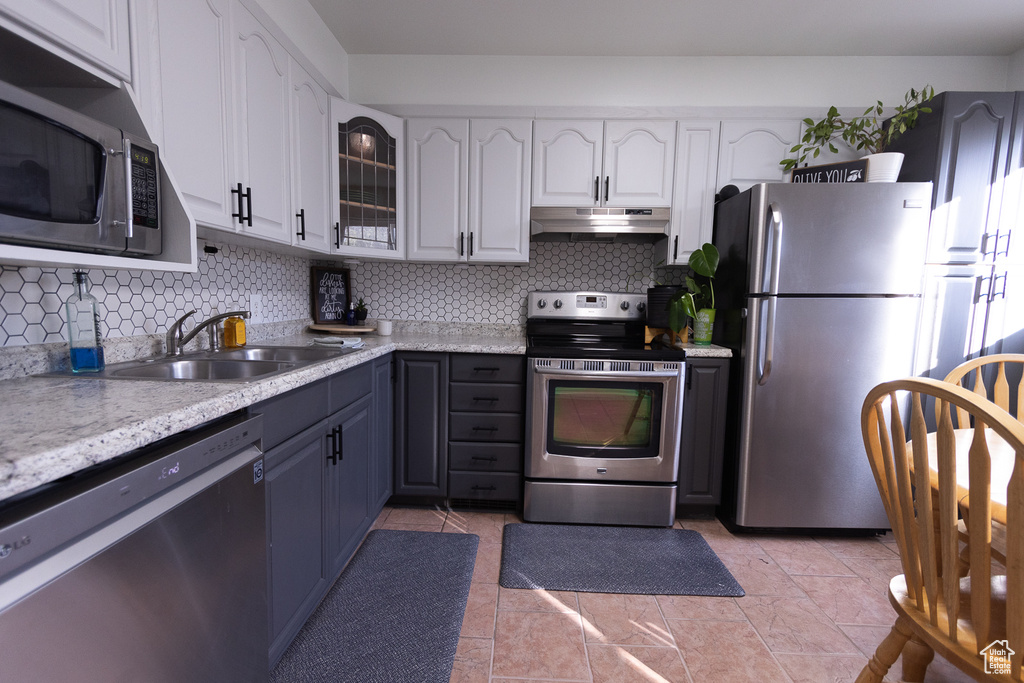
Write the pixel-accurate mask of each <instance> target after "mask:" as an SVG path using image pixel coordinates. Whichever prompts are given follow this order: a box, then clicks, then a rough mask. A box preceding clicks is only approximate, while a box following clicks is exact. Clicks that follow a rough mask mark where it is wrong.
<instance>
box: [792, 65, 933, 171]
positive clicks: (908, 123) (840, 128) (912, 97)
mask: <svg viewBox="0 0 1024 683" xmlns="http://www.w3.org/2000/svg"><path fill="white" fill-rule="evenodd" d="M934 96H935V89H934V88H932V87H931V86H930V85H926V86H925V87H924V88H922V89H921V90H915V89H914V88H911V89H910V90H908V91H907V94H906V95H905V96H904V101H903V104H901V105H899V106H898V107H896V111H895V113H894V114H893V115H892V117H891V118H889V119H888V120H883V121H882V122H881V123H879V121H878V117H879V116H881V115H882V112H883V110H884V108H883V106H882V102H881V100H879V101H878V102H877V103H876V104H874V105H872V106H870V107H868V108H867V109H865V110H864V113H863V114H862V115H861V116H854V117H852V118H843V117H842V116H840V114H839V110H838V109H836V108H835V107H829V110H828V113H827V114H826V115H825V117H824V118H823V119H821V120H820V121H814V120H813V119H809V118H808V119H804V124H805V125H806V126H807V128H806V130H805V131H804V136H803V138H802V139H801V141H800V143H799V144H796V145H794V146H793V147H792V149H790V150H789V154H790V157H789V158H786V159H783V160H782V161H780V162H779V164H781V165H782V168H783V170H784V171H792V170H793V169H794V168H796V167H797V166H799V165H800V164H802V163H804V161H805V160H806V159H807V157H808V156H809V157H811V158H812V159H816V158H818V155H820V154H821V150H822V149H823V148H824V147H825V146H828V149H829V151H831V152H832V153H833V154H836V153H838V152H839V148H837V147H836V145H835V143H834V142H833V141H834V140H836V139H838V138H841V139H842V140H844V141H845V142H846V143H847V144H848V145H850V147H852V148H853V149H855V150H857V151H862V152H864V154H865V155H867V156H868V180H869V181H870V180H873V179H876V178H875V176H876V174H877V171H878V170H879V166H882V167H883V168H884V170H883V171H882V173H883V176H885V177H883V178H881V179H883V180H890V179H891V182H895V180H896V176H898V175H899V168H900V165H902V163H903V154H901V153H899V152H886V151H885V148H886V147H887V146H888V145H889V144H891V143H892V142H893V141H894V140H895V139H896V138H898V137H899V136H900V135H902V134H903V133H905V132H907V131H908V130H910V129H911V128H913V127H914V126H915V125H916V124H917V117H918V115H920V114H927V113H930V112H931V108H930V107H927V106H924V103H925V102H927V101H928V100H930V99H931V98H932V97H934ZM881 154H886V155H888V156H887V157H879V156H876V155H881ZM887 162H888V163H891V164H895V170H891V167H888V168H885V165H886V163H887ZM872 166H874V167H875V168H874V169H872Z"/></svg>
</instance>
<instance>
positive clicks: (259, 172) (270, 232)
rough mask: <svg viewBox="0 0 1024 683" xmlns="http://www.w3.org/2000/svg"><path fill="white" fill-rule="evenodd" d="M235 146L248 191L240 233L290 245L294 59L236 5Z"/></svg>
mask: <svg viewBox="0 0 1024 683" xmlns="http://www.w3.org/2000/svg"><path fill="white" fill-rule="evenodd" d="M234 19H235V21H234V36H235V102H236V104H237V106H238V110H237V117H236V120H235V144H236V154H237V159H238V166H237V175H238V181H237V183H236V188H235V189H236V191H237V190H238V183H240V184H241V185H242V187H243V190H242V192H241V194H242V195H244V197H243V198H244V202H241V203H242V204H243V205H244V206H242V207H241V208H242V209H243V213H244V215H243V219H244V220H243V221H241V230H242V232H245V233H246V234H249V235H255V236H258V237H263V238H265V239H270V240H274V241H276V242H285V243H288V244H291V241H292V225H293V221H292V220H291V216H290V211H289V209H290V206H291V202H290V199H289V189H288V173H287V169H288V168H289V157H288V130H289V125H288V111H289V101H290V100H289V79H288V65H289V56H288V53H287V52H285V49H284V47H282V46H281V44H280V43H278V42H277V40H276V39H275V38H274V37H273V36H271V35H270V32H269V31H268V30H267V29H266V28H265V27H264V26H263V25H261V24H260V23H259V22H258V21H257V20H256V18H255V17H254V16H253V15H252V14H251V13H250V12H249V10H247V9H246V8H245V7H243V6H242V5H241V4H236V5H235V6H234Z"/></svg>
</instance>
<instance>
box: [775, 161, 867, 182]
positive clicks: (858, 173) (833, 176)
mask: <svg viewBox="0 0 1024 683" xmlns="http://www.w3.org/2000/svg"><path fill="white" fill-rule="evenodd" d="M867 168H868V162H867V160H866V159H858V160H857V161H847V162H844V163H840V164H822V165H821V166H805V167H804V168H794V169H793V178H792V182H794V183H863V182H865V178H864V176H865V175H866V174H867Z"/></svg>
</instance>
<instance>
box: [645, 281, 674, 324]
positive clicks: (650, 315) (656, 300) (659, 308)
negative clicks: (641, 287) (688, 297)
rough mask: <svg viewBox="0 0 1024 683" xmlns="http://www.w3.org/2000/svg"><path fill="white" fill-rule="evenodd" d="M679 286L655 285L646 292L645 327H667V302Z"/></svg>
mask: <svg viewBox="0 0 1024 683" xmlns="http://www.w3.org/2000/svg"><path fill="white" fill-rule="evenodd" d="M681 289H682V287H681V286H679V285H655V286H654V287H651V288H649V289H648V290H647V327H660V328H667V327H668V302H669V300H670V299H671V298H672V295H673V294H675V293H676V292H678V291H679V290H681Z"/></svg>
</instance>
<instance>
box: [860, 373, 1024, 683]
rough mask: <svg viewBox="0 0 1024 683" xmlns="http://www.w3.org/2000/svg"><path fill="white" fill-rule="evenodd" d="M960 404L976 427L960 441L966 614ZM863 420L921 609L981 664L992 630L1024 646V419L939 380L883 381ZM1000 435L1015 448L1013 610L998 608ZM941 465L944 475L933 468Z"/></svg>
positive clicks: (1016, 663) (1009, 512) (1009, 590)
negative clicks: (929, 423)
mask: <svg viewBox="0 0 1024 683" xmlns="http://www.w3.org/2000/svg"><path fill="white" fill-rule="evenodd" d="M928 397H931V398H932V399H933V400H934V401H935V403H936V408H937V415H938V421H937V429H936V432H935V433H933V434H931V435H929V434H928V430H927V427H926V426H925V419H924V405H925V402H926V399H927V398H928ZM904 406H907V408H906V410H907V413H908V415H909V430H910V439H909V442H908V439H907V437H906V432H905V428H904V425H905V424H907V422H905V419H904V418H905V415H903V414H901V409H903V408H904ZM953 411H959V412H963V413H965V414H966V415H967V416H968V417H967V418H966V419H965V420H963V421H961V424H967V423H968V421H969V423H970V424H973V425H974V429H973V432H969V433H966V434H964V433H963V432H960V433H959V434H960V436H961V439H960V442H961V444H965V443H970V447H969V472H970V480H969V484H968V490H969V495H970V501H969V503H970V515H969V517H968V533H969V535H970V538H971V541H970V544H969V550H970V561H969V572H970V573H969V579H970V586H971V601H970V613H969V614H962V613H961V603H960V600H959V598H958V596H959V592H960V589H961V584H960V578H959V576H958V573H957V571H956V568H957V566H958V554H959V541H958V533H957V521H958V503H959V501H960V499H961V498H962V497H963V496H964V490H963V489H960V488H958V486H957V481H956V468H957V463H956V456H957V453H956V444H957V438H956V436H957V434H956V433H955V432H954V430H955V428H954V425H953V418H952V415H951V413H952V412H953ZM861 427H862V431H863V436H864V446H865V449H866V450H867V454H868V459H869V460H870V462H871V469H872V471H873V473H874V476H875V483H876V484H877V485H878V491H879V493H880V494H881V497H882V502H883V504H884V505H885V510H886V513H887V514H888V516H889V523H890V525H891V526H892V530H893V535H894V536H895V539H896V543H897V545H898V546H899V551H900V560H901V562H902V564H903V572H904V575H905V577H906V583H907V589H908V592H909V594H910V596H911V599H912V600H913V601H914V602H915V604H916V605H917V608H918V609H919V610H920V611H921V612H922V613H923V614H925V615H927V616H928V620H929V621H930V622H931V623H932V624H933V625H934V626H936V627H937V628H938V629H939V630H940V631H941V632H942V633H943V634H944V636H945V637H946V638H948V639H949V641H950V642H951V643H962V645H963V646H967V645H968V641H969V645H970V647H971V648H972V650H970V651H967V652H964V653H963V657H964V659H968V658H969V657H970V658H973V660H974V661H971V665H972V666H973V665H978V660H979V658H978V657H976V656H974V655H972V654H970V653H971V652H973V653H977V652H978V649H975V648H982V647H985V645H987V644H988V643H990V642H992V640H994V638H993V635H1000V637H1006V638H1007V639H1008V641H1009V642H1010V643H1019V644H1021V645H1024V464H1022V459H1024V425H1022V424H1021V423H1020V422H1018V421H1017V420H1015V419H1014V418H1013V417H1012V416H1011V415H1009V414H1008V413H1006V412H1005V411H1004V410H1003V409H1001V408H999V407H998V406H996V405H995V404H994V403H992V402H990V401H988V400H987V399H984V398H982V397H981V396H979V395H977V394H975V393H974V392H972V391H970V390H968V389H964V388H963V387H960V386H957V385H955V384H951V383H948V382H940V381H938V380H933V379H925V378H909V379H904V380H897V381H893V382H885V383H883V384H880V385H878V386H877V387H875V388H874V389H872V390H871V391H870V392H869V393H868V396H867V398H866V399H865V401H864V406H863V408H862V410H861ZM993 434H995V435H998V437H1000V438H1002V439H1003V440H1005V441H1006V443H1007V444H1009V446H1010V447H1011V448H1012V449H1013V452H1014V453H1015V458H1014V459H1013V472H1012V475H1011V476H1010V479H1009V484H1008V487H1007V504H1006V513H1005V514H1006V524H1007V539H1008V548H1007V567H1008V568H1009V571H1008V572H1007V577H1006V579H1005V582H1006V583H1005V587H1006V595H1007V604H1006V607H1007V609H1006V611H1005V613H1003V612H1002V610H996V611H993V610H992V586H993V583H992V579H993V577H992V562H991V534H992V512H993V506H992V503H991V500H990V499H991V495H990V480H991V472H990V455H989V447H990V445H993V444H994V442H995V441H996V440H995V439H993ZM965 436H966V437H967V440H966V442H965V440H964V438H963V437H965ZM963 447H964V446H963V445H962V446H961V448H963ZM930 451H931V452H930ZM929 457H931V464H930V463H929ZM963 457H964V456H963V454H961V458H963ZM933 467H934V468H935V470H936V473H937V474H933V473H932V472H931V469H932V468H933ZM1001 581H1002V579H998V578H997V579H996V582H997V592H1001V585H999V582H1001ZM965 629H966V630H965ZM1004 633H1005V636H1004V635H1002V634H1004ZM1017 653H1018V654H1016V655H1014V657H1013V677H1014V680H1020V676H1021V657H1022V655H1024V647H1018V648H1017Z"/></svg>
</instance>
